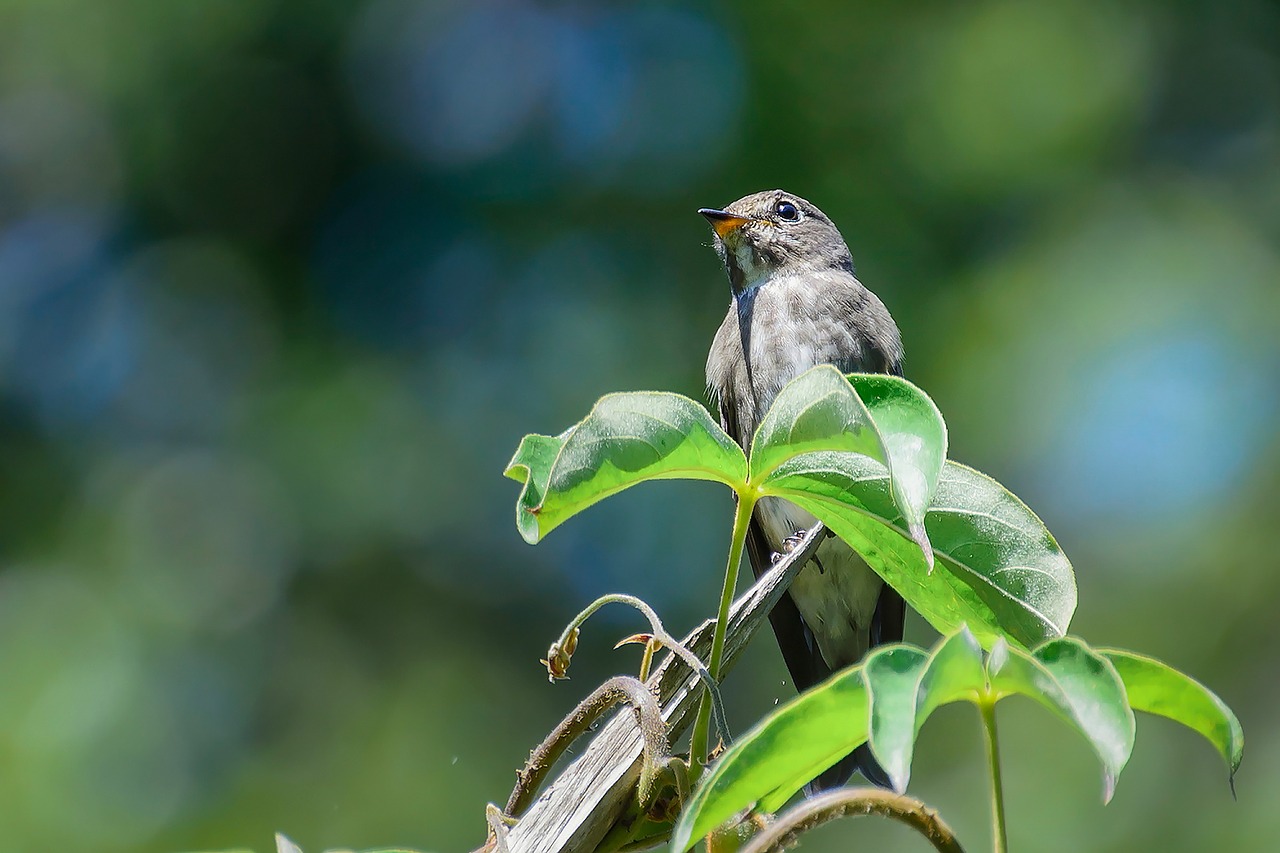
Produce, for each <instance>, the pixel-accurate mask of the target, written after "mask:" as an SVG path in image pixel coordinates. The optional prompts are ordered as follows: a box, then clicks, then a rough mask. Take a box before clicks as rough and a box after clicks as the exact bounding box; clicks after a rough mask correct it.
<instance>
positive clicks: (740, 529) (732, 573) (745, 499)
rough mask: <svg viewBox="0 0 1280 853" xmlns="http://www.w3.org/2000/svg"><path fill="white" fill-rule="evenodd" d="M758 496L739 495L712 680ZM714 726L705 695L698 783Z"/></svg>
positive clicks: (694, 760)
mask: <svg viewBox="0 0 1280 853" xmlns="http://www.w3.org/2000/svg"><path fill="white" fill-rule="evenodd" d="M756 500H757V495H756V493H755V492H754V490H753V491H751V492H738V508H737V511H736V512H735V513H734V517H733V536H732V537H731V538H730V540H729V560H728V563H727V564H726V565H725V568H724V586H723V588H722V589H721V591H720V610H719V611H718V612H717V614H716V625H715V630H714V631H713V632H712V635H711V661H710V663H711V678H712V680H713V681H715V682H717V683H718V682H719V680H720V668H721V664H722V663H723V659H724V641H725V629H726V626H727V625H728V624H729V608H730V606H731V605H732V604H733V590H734V588H735V587H736V586H737V585H738V566H739V565H740V564H741V562H742V549H743V546H744V545H745V544H746V542H747V528H748V527H749V526H750V524H751V512H752V510H754V509H755V505H756ZM710 726H711V697H710V695H709V694H707V695H703V697H702V704H700V705H699V706H698V716H697V717H696V718H695V719H694V722H693V735H692V737H691V739H690V741H689V772H690V775H691V776H692V777H693V778H692V780H691V781H696V780H697V779H698V777H699V776H701V775H702V770H703V767H705V765H706V759H707V736H708V730H709V729H710Z"/></svg>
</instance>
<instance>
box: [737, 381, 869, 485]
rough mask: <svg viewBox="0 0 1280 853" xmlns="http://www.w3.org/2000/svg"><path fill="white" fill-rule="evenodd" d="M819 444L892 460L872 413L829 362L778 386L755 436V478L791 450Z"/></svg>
mask: <svg viewBox="0 0 1280 853" xmlns="http://www.w3.org/2000/svg"><path fill="white" fill-rule="evenodd" d="M814 450H843V451H849V452H852V453H861V454H862V455H864V456H870V457H871V458H872V459H875V460H876V461H878V462H880V463H881V464H882V465H884V466H886V467H889V464H890V463H889V454H888V451H887V450H886V448H885V444H884V441H883V440H882V439H881V437H880V432H879V431H878V430H877V428H876V422H875V421H873V420H872V417H871V413H870V412H869V411H867V407H866V406H865V405H864V404H863V402H862V400H861V399H860V398H859V397H858V394H857V392H855V391H854V389H853V386H852V385H851V384H850V383H849V380H847V379H846V378H845V377H844V374H842V373H841V372H840V371H839V370H836V369H835V368H834V367H832V366H831V365H829V364H826V365H820V366H818V367H814V368H811V369H809V370H806V371H805V372H804V373H801V374H800V375H799V376H797V377H796V378H795V379H792V380H791V381H790V382H788V383H787V384H786V385H785V386H784V387H783V389H782V390H781V391H779V392H778V395H777V396H776V397H775V398H774V400H773V404H772V405H770V406H769V410H768V411H767V412H765V414H764V417H763V418H761V419H760V425H759V426H758V427H756V433H755V436H754V438H752V440H751V462H750V472H751V479H752V480H754V481H759V480H761V479H763V478H764V477H766V476H768V474H769V472H770V471H772V470H773V469H775V468H777V467H778V466H779V465H780V464H782V463H783V462H785V461H786V460H788V459H790V458H791V457H792V456H796V455H797V454H800V453H807V452H810V451H814Z"/></svg>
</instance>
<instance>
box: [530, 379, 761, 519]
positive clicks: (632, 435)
mask: <svg viewBox="0 0 1280 853" xmlns="http://www.w3.org/2000/svg"><path fill="white" fill-rule="evenodd" d="M506 475H507V476H508V477H510V478H511V479H513V480H516V481H518V482H521V483H523V484H524V488H523V489H521V491H520V498H519V500H518V501H517V503H516V527H517V528H518V529H519V530H520V535H521V536H523V537H524V539H525V541H527V542H530V543H533V542H537V541H538V540H539V539H541V538H542V537H543V536H545V535H546V534H547V533H549V532H550V531H551V530H552V529H554V528H555V527H556V526H557V525H559V524H560V523H561V522H563V521H564V520H565V519H567V518H569V517H571V516H573V515H574V514H576V513H578V512H581V511H582V510H584V509H586V508H587V507H589V506H591V505H592V504H593V503H595V502H596V501H599V500H601V499H602V498H606V497H608V496H609V495H612V494H615V493H616V492H620V491H622V490H623V489H625V488H627V487H628V486H633V485H635V484H636V483H640V482H643V481H645V480H659V479H671V478H683V479H690V480H715V481H717V482H721V483H725V484H726V485H728V486H730V487H733V488H740V487H742V486H743V485H744V484H745V482H746V476H747V459H746V456H745V455H744V454H743V452H742V448H740V447H738V445H737V444H736V443H735V442H734V441H733V439H731V438H729V436H728V435H726V434H725V432H724V430H722V429H721V428H720V426H719V424H717V423H715V422H714V421H712V420H711V416H710V415H709V414H707V410H706V409H704V408H703V407H702V406H700V405H699V404H697V403H695V402H694V401H693V400H690V399H689V398H688V397H682V396H680V395H679V394H666V393H661V392H653V391H640V392H634V393H629V394H610V395H608V396H606V397H602V398H601V399H600V401H599V402H598V403H596V404H595V406H594V407H593V408H592V410H591V412H590V414H588V415H587V416H586V417H585V418H584V419H583V420H582V421H581V422H580V423H578V424H577V425H576V426H574V427H572V428H570V429H569V430H567V431H566V432H564V433H562V434H561V435H559V436H557V437H554V438H553V437H551V436H545V435H528V436H525V438H524V440H523V441H521V442H520V447H519V448H518V449H517V450H516V454H515V456H514V457H512V459H511V462H510V463H509V464H508V465H507V470H506Z"/></svg>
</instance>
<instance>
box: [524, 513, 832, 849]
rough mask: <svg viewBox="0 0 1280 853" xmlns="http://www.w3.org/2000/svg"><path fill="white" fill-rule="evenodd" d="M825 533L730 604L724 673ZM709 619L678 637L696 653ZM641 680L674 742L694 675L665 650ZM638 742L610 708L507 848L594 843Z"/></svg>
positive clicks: (690, 707)
mask: <svg viewBox="0 0 1280 853" xmlns="http://www.w3.org/2000/svg"><path fill="white" fill-rule="evenodd" d="M826 535H827V531H826V529H825V528H824V527H823V526H822V525H820V524H819V525H815V526H814V527H813V529H811V530H810V531H809V532H808V533H807V534H805V536H804V538H803V539H802V540H801V541H800V543H799V544H798V545H797V546H796V548H795V549H794V550H792V551H791V553H789V554H787V555H786V556H785V557H783V558H782V559H781V560H779V561H778V563H777V564H776V565H775V566H774V567H773V568H772V569H771V570H770V571H769V572H767V573H766V574H765V575H764V576H763V577H761V578H760V580H758V581H757V582H756V584H755V585H754V586H753V587H751V589H750V590H748V591H747V593H746V594H744V595H743V596H742V597H741V598H739V599H738V600H737V601H736V602H735V603H734V605H733V610H732V611H731V612H730V614H729V626H728V633H727V636H726V645H725V672H726V673H727V672H728V670H729V668H730V667H732V666H733V664H734V662H735V661H736V660H737V658H738V655H739V654H741V652H742V650H743V649H744V648H746V645H747V643H748V642H749V641H750V639H751V637H752V635H754V634H755V632H756V630H757V629H759V627H760V626H761V625H762V624H763V623H764V622H765V620H766V619H767V618H768V615H769V611H771V610H772V609H773V605H774V604H776V603H777V601H778V599H779V598H781V596H782V594H783V593H784V592H785V591H786V589H787V587H788V586H789V585H790V583H791V581H792V579H793V578H794V577H795V576H796V575H797V574H799V572H800V569H802V568H803V567H804V565H805V563H807V562H808V561H809V559H810V558H811V557H812V556H813V555H814V553H816V552H817V550H818V544H819V543H820V542H821V541H822V539H823V538H824V537H825V536H826ZM713 621H714V620H710V619H709V620H707V621H706V622H703V623H702V624H701V625H699V626H698V627H697V628H695V629H694V630H693V632H692V633H690V634H689V636H688V637H686V638H685V639H684V643H683V644H684V645H685V646H686V647H687V648H689V649H691V650H692V651H693V653H694V654H696V655H698V656H699V657H700V658H703V659H705V658H706V657H707V655H708V654H709V653H710V651H711V629H712V624H713ZM648 684H649V686H650V687H652V688H654V689H655V692H656V694H657V696H658V701H659V702H660V703H661V705H662V717H663V719H664V720H665V721H666V724H667V731H668V738H669V739H670V740H672V741H674V740H675V739H676V738H677V737H679V736H680V734H681V732H683V731H684V730H685V729H686V728H687V727H688V726H689V725H690V724H691V723H692V722H693V717H694V714H695V713H696V711H697V700H698V697H699V690H698V687H699V682H698V676H697V675H696V674H695V673H694V671H693V670H692V669H691V668H690V667H689V666H688V664H686V663H684V662H683V661H682V660H680V658H679V657H678V656H676V655H674V654H670V653H668V654H667V656H666V659H665V660H664V661H663V662H662V665H661V666H659V667H658V670H657V671H656V672H655V673H654V674H653V675H652V676H651V677H650V679H649V681H648ZM642 748H643V737H642V736H641V733H640V730H639V728H638V727H637V725H636V720H635V715H634V714H633V713H631V712H630V711H627V712H626V713H622V714H618V713H615V714H614V716H613V717H612V718H611V719H610V720H609V721H608V722H607V723H605V724H604V725H603V726H602V727H601V729H600V731H599V733H598V734H597V735H596V736H595V738H594V739H592V741H591V743H590V745H589V746H588V747H587V749H586V751H585V752H584V753H583V754H582V756H581V757H579V758H578V759H577V760H575V761H574V762H573V763H572V764H570V765H569V766H568V767H566V768H565V769H564V772H562V773H561V774H560V775H559V776H558V777H557V778H556V780H555V781H554V782H552V783H551V784H550V785H549V786H548V787H547V788H546V789H545V790H544V791H543V792H542V795H541V796H540V797H539V798H538V799H537V800H536V801H535V802H534V803H533V805H532V806H530V808H529V810H528V812H526V813H525V815H524V816H523V817H522V818H521V819H520V822H519V823H517V824H516V825H515V826H514V827H513V828H512V829H511V831H510V833H509V834H508V836H507V839H506V843H507V845H508V846H509V848H510V850H511V853H590V851H592V850H594V849H595V847H596V845H597V844H598V843H599V842H600V840H601V839H602V838H604V836H605V834H606V833H607V832H608V831H609V829H610V828H611V827H612V826H613V824H614V822H615V821H617V819H618V817H619V816H620V815H621V814H622V812H623V810H624V809H625V808H626V807H627V804H628V802H629V801H630V799H631V797H632V795H633V793H634V789H635V786H636V783H637V781H638V779H639V773H640V757H641V750H642Z"/></svg>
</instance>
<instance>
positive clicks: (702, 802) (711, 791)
mask: <svg viewBox="0 0 1280 853" xmlns="http://www.w3.org/2000/svg"><path fill="white" fill-rule="evenodd" d="M866 737H867V692H866V688H865V686H864V684H863V681H862V673H861V670H860V668H859V667H851V668H849V669H845V670H843V671H842V672H841V673H840V674H839V675H837V676H835V677H833V678H831V679H828V680H827V681H825V682H823V683H822V684H820V685H818V686H817V687H814V688H813V689H811V690H807V691H805V692H804V693H802V694H801V695H799V696H797V697H796V698H795V699H793V700H791V701H790V702H788V703H787V704H785V705H783V706H781V707H780V708H778V709H777V710H775V711H774V712H773V713H772V714H770V715H769V716H767V717H765V718H764V719H763V720H761V721H760V722H759V723H758V724H757V725H756V726H755V728H753V729H752V730H751V731H749V732H747V733H746V734H744V735H743V736H742V737H741V738H739V739H738V740H737V741H735V742H734V744H733V746H731V747H729V749H728V751H726V752H725V754H724V755H723V756H721V757H720V759H719V760H718V761H717V762H716V764H715V766H714V767H712V769H711V770H710V772H709V773H708V774H707V775H706V776H704V777H703V779H702V782H701V784H700V785H699V786H698V788H697V790H696V791H694V793H693V796H692V797H691V798H690V800H689V802H688V804H687V805H686V806H685V809H684V811H683V812H682V813H681V815H680V821H679V823H677V824H676V827H675V831H674V832H673V833H672V840H671V849H672V850H675V851H679V853H683V851H685V850H688V849H689V848H690V847H692V846H693V845H694V844H695V843H697V841H698V839H700V838H702V837H703V836H705V835H706V834H707V833H709V832H710V831H711V830H713V829H715V828H716V827H717V826H719V825H720V824H722V823H724V822H725V821H726V820H728V819H729V818H730V817H732V816H733V815H734V814H736V813H737V812H739V811H741V810H742V809H744V808H746V807H747V806H749V805H753V804H758V808H759V810H762V811H765V812H770V811H776V810H777V809H778V808H779V807H780V806H781V805H782V804H783V803H785V802H786V801H787V800H788V799H790V798H791V796H792V795H793V794H794V793H795V792H796V791H798V790H799V789H800V788H801V787H803V786H804V784H805V783H807V782H808V781H809V780H810V779H812V778H814V777H815V776H817V775H818V774H819V773H821V772H822V771H823V770H826V769H827V768H828V767H830V766H832V765H833V764H835V763H836V762H837V761H839V760H840V759H841V758H843V757H844V756H845V755H847V754H849V752H851V751H852V750H853V749H854V747H856V746H858V745H859V744H861V743H862V742H863V741H865V740H866Z"/></svg>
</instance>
